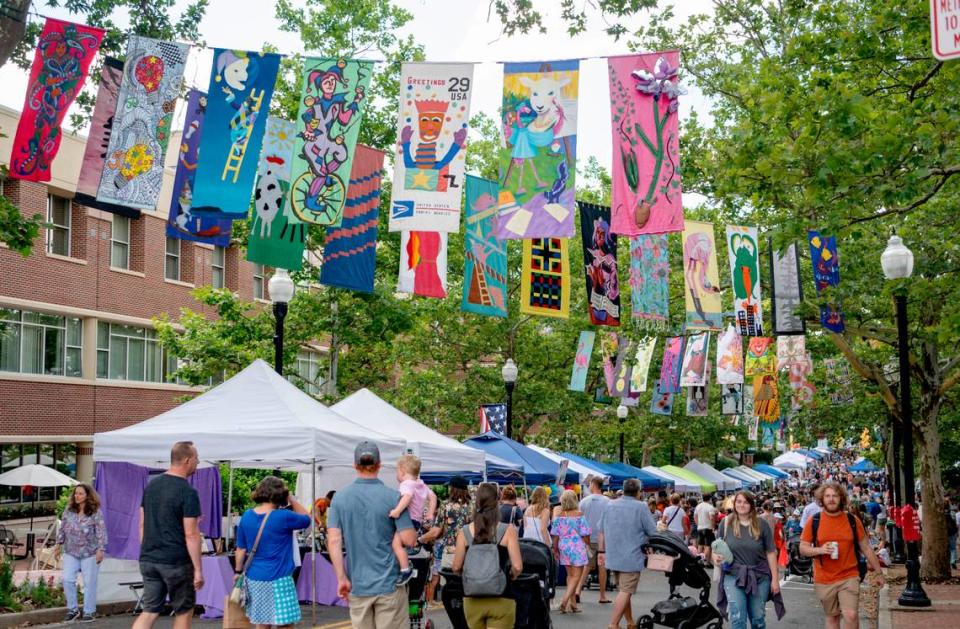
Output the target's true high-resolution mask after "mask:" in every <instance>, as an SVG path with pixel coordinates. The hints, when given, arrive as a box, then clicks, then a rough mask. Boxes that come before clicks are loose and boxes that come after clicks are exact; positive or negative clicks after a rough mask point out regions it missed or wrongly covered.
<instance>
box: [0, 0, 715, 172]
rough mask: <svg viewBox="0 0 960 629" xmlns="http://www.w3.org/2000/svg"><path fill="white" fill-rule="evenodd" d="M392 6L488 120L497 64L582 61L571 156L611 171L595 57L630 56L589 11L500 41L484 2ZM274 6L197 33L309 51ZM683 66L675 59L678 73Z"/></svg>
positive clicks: (235, 0)
mask: <svg viewBox="0 0 960 629" xmlns="http://www.w3.org/2000/svg"><path fill="white" fill-rule="evenodd" d="M348 1H349V0H348ZM553 1H554V0H539V1H538V2H537V3H536V4H538V5H539V6H540V7H549V6H550V5H551V4H552V3H553ZM186 4H187V2H186V0H178V1H177V8H178V10H179V9H181V8H182V7H183V6H185V5H186ZM395 4H397V5H399V6H402V7H403V8H405V9H407V10H408V11H410V12H411V13H412V14H413V16H414V17H413V20H412V21H411V22H410V23H409V24H408V25H407V27H406V28H405V29H404V32H403V33H402V34H403V35H407V34H412V35H413V36H414V37H415V38H416V40H417V41H418V42H420V43H421V44H423V45H424V47H425V51H426V58H427V60H428V61H447V62H450V61H472V62H479V63H478V65H477V66H476V67H475V69H474V90H473V95H472V104H471V110H472V112H473V113H477V112H483V113H485V114H487V115H488V116H490V117H492V118H497V117H498V116H499V114H498V108H499V106H500V99H501V93H502V92H501V90H502V84H503V83H502V82H503V66H502V65H501V62H504V61H549V60H553V59H573V58H582V59H583V61H581V65H580V95H579V111H578V128H577V131H578V133H577V157H578V160H580V161H581V163H584V162H585V161H586V158H587V157H588V156H594V157H596V158H597V159H598V160H599V162H600V163H601V164H602V165H604V166H606V167H607V168H609V167H610V163H611V150H612V148H611V131H610V111H609V107H610V100H609V94H608V85H607V68H606V61H605V59H603V58H602V57H604V56H607V55H623V54H629V53H630V52H631V51H630V50H629V49H628V48H627V42H626V39H625V38H621V40H620V41H619V42H615V41H614V40H613V38H611V37H609V36H608V35H606V34H605V33H604V32H603V27H604V22H603V20H602V19H601V17H600V16H599V14H597V13H596V12H595V13H594V14H593V15H592V16H591V18H592V19H591V20H590V21H589V23H588V29H587V31H586V32H585V33H582V34H580V35H577V36H576V37H574V38H571V37H569V36H568V35H567V33H566V30H565V29H564V26H563V21H562V20H561V19H560V17H559V11H557V12H554V14H552V15H548V16H547V17H546V20H545V25H546V27H547V34H545V35H541V34H539V33H537V34H529V35H515V36H513V37H506V36H504V35H503V34H502V33H501V28H502V27H501V24H500V22H499V20H498V19H497V17H496V16H495V15H492V16H489V17H488V14H487V11H488V5H489V3H488V2H487V0H395ZM678 4H679V5H680V6H678V8H677V9H676V13H677V19H678V20H680V19H684V18H685V17H686V16H688V15H690V14H692V13H697V12H709V11H710V0H684V2H682V3H678ZM274 6H275V3H274V2H273V1H271V0H210V6H209V7H208V9H207V13H206V16H205V17H204V19H203V21H202V22H201V25H200V33H201V35H202V37H203V39H204V40H205V41H206V43H207V45H208V46H209V47H219V48H239V49H246V50H260V49H261V48H262V45H263V43H264V42H270V43H272V44H274V45H276V46H277V47H278V48H279V50H280V51H281V52H284V53H293V52H305V53H307V54H309V53H310V51H309V50H306V51H305V50H303V46H302V44H301V42H300V38H299V36H298V35H297V34H296V33H285V32H282V31H281V30H280V28H279V22H278V21H277V19H276V17H275V14H274ZM35 7H36V10H37V11H38V12H39V13H42V14H44V15H50V16H55V17H62V18H65V19H71V16H70V14H69V13H67V12H66V11H64V10H62V9H50V8H49V7H43V6H42V2H37V3H35ZM642 19H643V14H640V15H639V16H638V17H637V18H635V19H633V20H630V21H627V22H626V25H627V27H628V28H635V27H637V26H639V25H640V23H641V21H642ZM368 58H369V57H368ZM211 63H212V52H211V50H210V49H209V48H208V49H206V50H202V49H194V50H193V51H192V52H191V55H190V62H189V63H188V65H187V69H186V71H185V73H184V77H185V79H186V82H187V85H188V86H189V87H198V88H200V89H203V90H205V89H206V87H207V81H208V77H209V73H210V65H211ZM682 63H683V62H682V57H681V67H682ZM681 76H682V74H681ZM27 77H28V72H27V71H24V70H21V69H19V68H17V67H16V66H14V65H12V64H10V63H8V64H6V65H5V66H3V67H2V68H0V85H3V86H4V89H3V90H0V104H3V105H5V106H7V107H11V108H13V109H17V110H19V109H21V108H22V107H23V97H24V93H25V91H26V87H27ZM688 87H689V86H688ZM692 110H696V111H697V113H698V115H700V116H701V119H704V117H706V116H708V111H709V104H708V102H707V101H706V99H704V97H703V96H702V94H700V93H699V92H698V91H697V90H696V89H690V94H688V95H687V96H685V97H682V98H681V100H680V117H681V119H683V118H684V117H686V116H687V115H689V113H690V112H691V111H692ZM681 154H682V147H681Z"/></svg>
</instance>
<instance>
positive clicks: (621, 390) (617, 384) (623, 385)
mask: <svg viewBox="0 0 960 629" xmlns="http://www.w3.org/2000/svg"><path fill="white" fill-rule="evenodd" d="M632 349H633V343H631V342H630V341H629V340H627V338H626V337H623V338H621V339H620V351H619V353H618V354H617V362H616V364H615V365H614V369H613V373H614V375H613V389H611V390H610V394H611V395H613V397H617V398H623V397H629V395H630V373H631V371H633V365H631V364H630V354H631V351H630V350H632Z"/></svg>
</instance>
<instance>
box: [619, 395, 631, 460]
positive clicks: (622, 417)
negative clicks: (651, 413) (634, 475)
mask: <svg viewBox="0 0 960 629" xmlns="http://www.w3.org/2000/svg"><path fill="white" fill-rule="evenodd" d="M629 412H630V409H628V408H627V407H626V406H625V405H624V404H623V402H621V403H620V406H618V407H617V419H619V420H620V462H621V463H626V462H627V459H626V458H625V455H624V452H623V422H624V421H626V419H627V413H629Z"/></svg>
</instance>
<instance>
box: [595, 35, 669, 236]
mask: <svg viewBox="0 0 960 629" xmlns="http://www.w3.org/2000/svg"><path fill="white" fill-rule="evenodd" d="M607 61H608V68H609V73H610V116H611V120H612V128H613V199H612V202H611V206H612V210H613V225H612V229H613V232H614V233H616V234H624V235H627V236H638V235H641V234H664V233H667V232H678V231H681V230H683V205H682V203H681V198H680V197H681V194H680V193H681V188H680V132H679V117H678V115H677V109H678V99H679V97H680V96H681V95H683V94H685V93H686V90H685V89H684V88H683V87H681V86H680V81H679V78H678V73H679V69H680V52H679V51H677V50H669V51H664V52H653V53H647V54H642V55H630V56H624V57H610V58H609V59H608V60H607Z"/></svg>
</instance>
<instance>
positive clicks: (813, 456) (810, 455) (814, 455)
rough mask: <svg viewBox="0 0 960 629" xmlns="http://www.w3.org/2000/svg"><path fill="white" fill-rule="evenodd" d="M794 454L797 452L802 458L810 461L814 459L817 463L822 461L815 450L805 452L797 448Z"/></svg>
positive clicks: (821, 457)
mask: <svg viewBox="0 0 960 629" xmlns="http://www.w3.org/2000/svg"><path fill="white" fill-rule="evenodd" d="M794 452H799V453H800V454H802V455H803V456H805V457H808V458H811V459H815V460H817V461H819V460H821V459H823V455H822V454H820V453H819V452H817V451H816V450H805V449H803V448H797V449H796V450H794Z"/></svg>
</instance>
